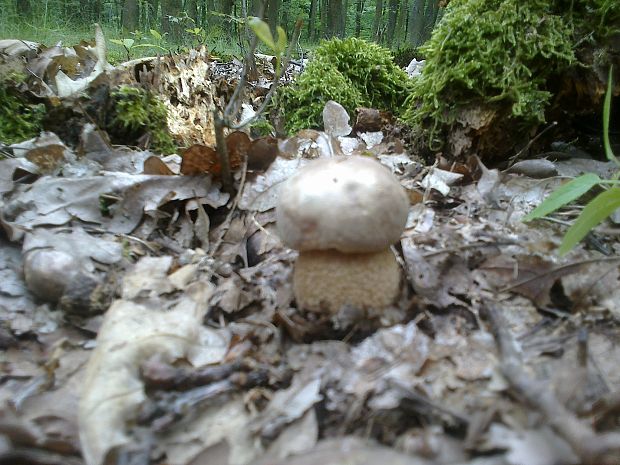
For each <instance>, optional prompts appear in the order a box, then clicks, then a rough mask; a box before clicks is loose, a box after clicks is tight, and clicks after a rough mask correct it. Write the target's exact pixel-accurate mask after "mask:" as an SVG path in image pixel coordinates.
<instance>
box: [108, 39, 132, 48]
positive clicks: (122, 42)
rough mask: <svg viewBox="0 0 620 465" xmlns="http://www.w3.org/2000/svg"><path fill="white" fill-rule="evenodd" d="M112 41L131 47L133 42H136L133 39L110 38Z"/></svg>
mask: <svg viewBox="0 0 620 465" xmlns="http://www.w3.org/2000/svg"><path fill="white" fill-rule="evenodd" d="M110 42H112V43H113V44H117V45H122V46H123V47H125V48H128V49H129V48H131V47H132V46H133V44H134V43H135V42H136V41H135V40H133V39H122V40H119V39H110Z"/></svg>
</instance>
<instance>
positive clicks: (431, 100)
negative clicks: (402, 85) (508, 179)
mask: <svg viewBox="0 0 620 465" xmlns="http://www.w3.org/2000/svg"><path fill="white" fill-rule="evenodd" d="M619 31H620V2H618V1H617V0H582V1H574V0H532V1H528V2H523V1H521V0H452V1H451V2H450V4H449V6H448V7H447V9H446V11H445V14H444V16H443V18H442V20H441V21H440V23H439V24H438V26H437V27H436V29H435V30H434V32H433V35H432V37H431V39H430V40H429V41H428V42H427V43H426V44H425V45H424V46H423V47H421V49H420V52H421V53H422V54H423V55H425V56H426V57H427V61H426V65H425V68H424V71H423V73H422V75H421V76H420V77H419V78H418V79H416V80H414V84H413V90H412V93H411V95H410V97H409V99H408V101H407V107H408V108H407V110H406V112H405V114H404V120H405V121H406V122H408V123H409V124H411V125H413V126H415V127H420V126H421V127H422V128H424V129H425V130H426V137H427V138H428V141H429V142H430V145H431V146H434V147H436V148H437V147H441V145H442V143H443V141H444V140H445V135H446V133H447V132H448V131H450V130H451V129H453V128H454V125H455V124H457V120H458V119H459V117H460V116H461V114H462V111H463V110H465V109H467V108H472V107H476V106H478V107H482V108H485V109H487V110H490V111H494V112H495V113H496V115H499V116H498V118H503V119H504V121H510V123H509V124H510V125H515V126H514V127H518V128H521V129H527V128H531V127H534V126H535V125H537V124H539V123H542V122H544V121H545V111H546V109H547V107H548V106H549V104H550V101H551V98H552V94H551V92H550V91H549V88H550V86H549V83H550V82H551V80H552V79H554V77H556V76H559V75H560V74H561V73H562V72H563V71H566V70H568V69H569V68H570V67H572V66H582V65H583V64H579V63H578V61H577V58H576V53H575V51H576V50H578V49H579V47H580V46H583V44H585V43H587V42H590V43H600V41H603V40H605V38H608V37H611V36H612V35H613V34H616V33H618V32H619Z"/></svg>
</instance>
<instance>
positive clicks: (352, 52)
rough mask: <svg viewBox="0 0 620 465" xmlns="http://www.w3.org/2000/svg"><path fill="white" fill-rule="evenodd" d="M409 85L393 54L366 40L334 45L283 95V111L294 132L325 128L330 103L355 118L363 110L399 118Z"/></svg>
mask: <svg viewBox="0 0 620 465" xmlns="http://www.w3.org/2000/svg"><path fill="white" fill-rule="evenodd" d="M408 92H409V79H408V77H407V74H406V73H405V72H404V71H403V70H401V69H400V68H399V67H398V66H396V64H395V63H394V61H393V60H392V55H391V53H390V51H389V50H388V49H386V48H383V47H380V46H379V45H376V44H373V43H369V42H366V41H364V40H361V39H356V38H350V39H345V40H340V39H332V40H329V41H324V42H322V43H321V45H319V47H318V48H317V49H316V50H315V52H314V56H313V58H312V60H311V61H310V63H309V64H308V66H307V67H306V69H305V70H304V72H303V73H302V74H301V75H300V76H299V78H298V79H297V80H296V81H295V82H294V83H293V84H292V85H291V86H289V87H287V88H285V89H282V92H281V95H280V98H279V103H278V104H279V106H280V108H281V109H282V110H283V112H284V116H285V121H286V129H287V130H288V131H289V132H294V131H298V130H300V129H304V128H310V127H320V126H321V125H322V112H323V107H324V106H325V103H327V101H328V100H335V101H337V102H338V103H340V104H341V105H342V106H343V107H344V108H345V109H346V110H347V111H349V112H350V113H352V112H353V111H354V110H355V108H357V107H358V106H369V107H374V108H379V109H387V110H390V111H395V112H397V111H398V109H399V108H400V106H401V104H402V102H403V101H404V99H405V97H406V95H407V94H408Z"/></svg>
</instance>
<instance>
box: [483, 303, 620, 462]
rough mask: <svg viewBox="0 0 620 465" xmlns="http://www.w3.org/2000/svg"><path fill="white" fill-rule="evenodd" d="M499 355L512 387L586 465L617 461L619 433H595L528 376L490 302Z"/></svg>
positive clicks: (502, 321)
mask: <svg viewBox="0 0 620 465" xmlns="http://www.w3.org/2000/svg"><path fill="white" fill-rule="evenodd" d="M485 313H486V316H487V319H488V321H489V323H490V325H491V330H492V332H493V334H494V336H495V340H496V341H497V345H498V347H499V352H500V356H501V363H500V369H501V371H502V374H503V375H504V377H505V378H506V380H507V381H508V383H509V384H510V386H511V388H512V389H513V390H514V391H515V392H516V393H517V394H519V395H520V396H521V397H522V398H524V399H525V400H526V401H527V402H528V403H529V404H530V406H531V407H533V408H534V409H536V410H537V411H539V412H541V413H542V414H543V415H544V417H545V418H546V420H547V422H548V423H549V425H550V426H551V428H553V430H554V431H555V432H556V433H558V434H559V435H560V436H561V437H563V438H564V439H565V440H566V441H567V442H568V444H569V445H570V446H571V447H572V448H573V451H574V452H575V453H576V454H577V455H578V456H579V458H580V459H581V461H582V462H583V463H584V464H586V465H617V464H618V463H620V433H617V432H607V433H597V432H596V431H594V430H593V429H592V427H591V426H590V424H589V423H587V422H586V421H582V420H580V419H579V418H577V416H576V415H575V414H574V413H573V412H571V411H570V410H568V409H567V408H566V407H565V406H564V404H562V403H561V402H560V401H559V400H558V399H557V397H556V396H555V395H554V394H553V392H552V391H551V390H549V388H548V386H547V385H546V384H545V383H543V382H541V381H539V380H537V379H533V378H531V377H530V376H529V374H528V373H526V371H525V370H524V369H523V361H522V360H521V357H520V355H519V352H518V350H517V347H516V344H515V340H514V338H513V337H512V335H511V334H510V332H509V331H508V329H507V328H508V324H507V323H506V321H505V320H504V318H503V317H502V315H501V311H500V310H498V309H497V308H496V307H494V306H493V305H492V304H491V305H488V306H487V307H486V308H485Z"/></svg>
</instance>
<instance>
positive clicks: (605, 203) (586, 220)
mask: <svg viewBox="0 0 620 465" xmlns="http://www.w3.org/2000/svg"><path fill="white" fill-rule="evenodd" d="M617 208H620V188H618V187H614V188H612V189H608V190H606V191H605V192H602V193H600V194H599V195H597V196H596V197H595V198H594V199H592V201H591V202H590V203H588V204H587V205H586V206H585V208H584V209H583V211H582V212H581V215H579V217H578V218H577V219H576V220H575V222H574V223H573V225H572V226H571V227H570V228H568V231H566V235H565V236H564V239H563V240H562V244H561V245H560V249H559V250H558V252H559V253H560V254H561V255H564V254H565V253H567V252H568V251H570V250H571V249H572V248H573V247H575V245H577V243H578V242H579V241H580V240H581V239H583V238H584V237H585V236H586V234H588V233H589V232H590V231H591V230H592V228H594V227H596V226H597V225H598V224H599V223H600V222H601V221H603V220H604V219H605V218H607V217H608V216H609V215H611V214H612V213H613V212H614V211H616V209H617Z"/></svg>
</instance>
